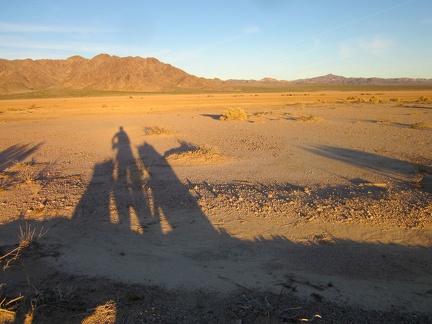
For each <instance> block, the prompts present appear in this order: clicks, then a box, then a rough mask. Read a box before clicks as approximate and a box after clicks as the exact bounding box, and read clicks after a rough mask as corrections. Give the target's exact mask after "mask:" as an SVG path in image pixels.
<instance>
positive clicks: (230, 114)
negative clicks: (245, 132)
mask: <svg viewBox="0 0 432 324" xmlns="http://www.w3.org/2000/svg"><path fill="white" fill-rule="evenodd" d="M247 119H248V115H247V114H246V112H245V111H244V110H243V109H240V108H230V109H228V110H225V111H224V113H223V114H222V115H221V116H220V120H224V121H229V120H247Z"/></svg>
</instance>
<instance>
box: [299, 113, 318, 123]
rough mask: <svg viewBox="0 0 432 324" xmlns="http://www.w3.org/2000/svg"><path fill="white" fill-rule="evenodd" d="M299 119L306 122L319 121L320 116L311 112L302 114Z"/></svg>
mask: <svg viewBox="0 0 432 324" xmlns="http://www.w3.org/2000/svg"><path fill="white" fill-rule="evenodd" d="M297 120H298V121H304V122H308V121H318V118H317V117H315V115H314V114H310V115H308V116H306V115H301V116H300V117H299V118H297Z"/></svg>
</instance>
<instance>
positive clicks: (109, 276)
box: [0, 91, 432, 323]
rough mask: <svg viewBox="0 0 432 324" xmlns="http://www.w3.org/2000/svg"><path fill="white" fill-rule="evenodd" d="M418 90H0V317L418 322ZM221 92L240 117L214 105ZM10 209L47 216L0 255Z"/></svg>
mask: <svg viewBox="0 0 432 324" xmlns="http://www.w3.org/2000/svg"><path fill="white" fill-rule="evenodd" d="M373 96H375V97H379V98H381V100H382V101H383V102H382V103H379V104H372V103H369V102H366V103H363V102H361V100H358V98H363V99H364V100H365V101H369V99H370V98H371V97H373ZM421 96H426V97H427V96H429V97H432V93H425V92H415V91H412V92H390V91H389V92H385V93H380V94H376V93H359V92H352V93H351V92H322V93H277V94H276V93H275V94H214V95H146V96H132V97H101V98H65V99H39V100H37V99H34V100H33V99H32V100H11V101H8V100H5V101H0V138H1V141H0V172H1V173H0V204H1V205H0V224H1V225H0V255H4V256H5V257H3V258H2V259H1V262H2V265H3V266H4V267H5V269H4V270H3V271H2V272H1V273H0V282H1V283H2V286H0V297H2V298H0V302H1V300H2V299H3V302H1V303H0V309H1V310H2V311H0V316H3V317H4V318H3V320H9V321H15V322H19V323H21V322H24V320H25V317H26V316H27V320H30V319H33V321H34V322H46V321H47V320H52V321H54V322H55V321H56V320H60V319H61V321H66V322H81V321H82V320H85V319H87V320H88V322H92V321H93V322H94V323H96V322H100V321H101V318H102V319H103V320H102V321H105V322H110V321H112V322H119V323H124V322H131V323H132V322H136V323H141V322H142V323H145V322H184V323H191V322H233V323H245V322H256V321H263V322H267V321H271V322H278V321H285V322H286V321H298V320H300V319H308V320H311V319H314V320H316V321H317V322H318V321H320V322H321V323H331V322H349V321H351V322H364V323H371V322H377V323H378V322H380V323H382V322H395V321H399V322H413V323H419V322H428V321H430V320H431V319H432V313H431V310H432V262H431V260H432V257H431V255H432V254H431V252H432V251H431V247H432V235H431V234H432V204H431V201H432V200H431V197H432V141H431V138H432V137H431V135H432V104H431V103H430V102H429V103H428V102H427V101H425V100H423V101H419V98H420V97H421ZM396 98H399V99H396ZM390 99H391V101H390ZM229 108H239V109H243V110H244V111H245V112H246V113H247V114H248V120H246V121H221V120H220V119H219V117H220V115H221V114H222V113H223V112H224V111H225V110H226V109H229ZM26 224H29V225H30V226H31V227H30V231H31V230H33V229H35V230H36V233H35V234H38V233H39V232H40V231H41V230H42V231H43V232H44V231H46V230H48V232H47V233H45V234H44V235H42V237H41V238H37V237H36V236H37V235H35V237H34V238H33V239H31V241H32V243H31V244H30V245H29V246H27V247H26V248H23V249H20V250H19V257H17V258H15V259H13V256H14V255H9V256H6V254H7V253H8V252H9V251H12V250H13V249H14V248H16V247H17V244H19V241H20V240H19V238H18V236H19V235H20V228H21V229H23V230H24V231H25V226H26ZM21 244H22V242H21ZM12 259H13V260H12ZM19 296H23V297H19ZM17 297H18V298H19V299H18V300H16V301H14V299H15V298H17ZM97 306H98V307H97ZM315 315H317V316H316V317H314V316H315ZM98 316H102V317H98ZM14 318H15V319H14ZM0 319H2V317H0Z"/></svg>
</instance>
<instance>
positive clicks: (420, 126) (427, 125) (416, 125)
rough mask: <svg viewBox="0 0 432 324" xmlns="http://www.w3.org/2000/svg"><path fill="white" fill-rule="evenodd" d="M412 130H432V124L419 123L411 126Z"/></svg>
mask: <svg viewBox="0 0 432 324" xmlns="http://www.w3.org/2000/svg"><path fill="white" fill-rule="evenodd" d="M411 128H432V123H430V122H417V123H414V124H412V125H411Z"/></svg>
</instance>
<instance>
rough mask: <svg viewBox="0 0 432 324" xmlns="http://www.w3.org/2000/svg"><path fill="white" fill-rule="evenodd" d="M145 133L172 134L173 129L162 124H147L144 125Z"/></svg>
mask: <svg viewBox="0 0 432 324" xmlns="http://www.w3.org/2000/svg"><path fill="white" fill-rule="evenodd" d="M144 133H145V134H146V135H171V134H172V133H173V131H172V130H170V129H168V128H166V127H161V126H146V127H144Z"/></svg>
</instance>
